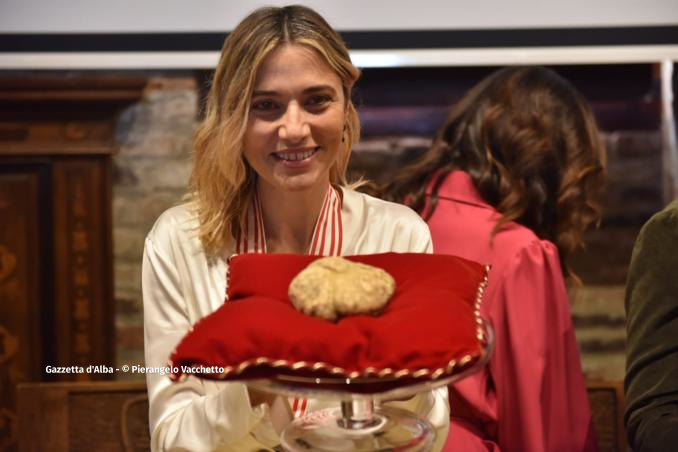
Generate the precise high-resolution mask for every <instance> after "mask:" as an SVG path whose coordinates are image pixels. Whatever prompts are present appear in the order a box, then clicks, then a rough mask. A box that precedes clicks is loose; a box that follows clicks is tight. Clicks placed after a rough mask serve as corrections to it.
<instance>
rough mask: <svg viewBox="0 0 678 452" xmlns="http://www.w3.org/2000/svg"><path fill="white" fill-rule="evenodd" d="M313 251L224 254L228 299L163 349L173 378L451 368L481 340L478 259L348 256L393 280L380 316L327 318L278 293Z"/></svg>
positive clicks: (410, 373) (403, 375)
mask: <svg viewBox="0 0 678 452" xmlns="http://www.w3.org/2000/svg"><path fill="white" fill-rule="evenodd" d="M315 259H318V257H317V256H300V255H290V254H243V255H238V256H235V257H233V258H232V259H231V260H230V262H229V276H228V279H229V289H228V301H227V302H226V303H224V305H223V306H222V307H220V308H219V309H217V310H216V311H215V312H213V313H212V314H210V315H208V316H206V317H205V318H203V319H202V320H200V321H199V322H198V323H197V324H196V325H195V326H194V328H193V330H192V331H191V332H189V333H188V334H187V335H186V336H185V337H184V339H183V340H182V341H181V343H180V344H179V346H178V347H177V349H176V351H175V353H174V354H173V355H172V357H171V362H170V364H171V366H172V367H173V373H172V377H173V378H179V377H180V376H182V374H185V373H188V372H185V368H183V367H182V366H194V367H199V366H203V367H205V368H206V367H212V366H214V367H223V368H224V369H223V372H216V373H202V374H200V376H201V377H204V378H212V379H225V380H237V379H247V378H260V377H272V376H275V375H283V374H287V375H301V376H316V377H326V376H332V375H335V376H337V375H338V376H345V377H351V378H357V377H369V376H376V377H379V378H385V379H388V378H391V379H393V378H394V377H397V379H398V380H399V381H400V380H402V381H406V380H407V381H409V380H412V379H415V380H418V379H431V378H440V377H445V376H448V375H451V374H453V373H455V372H458V371H460V370H463V369H464V368H466V367H467V366H468V365H470V364H472V363H473V362H475V361H476V360H477V359H478V358H479V357H480V356H481V355H482V353H483V347H484V346H485V344H484V339H483V337H482V333H481V330H480V319H479V318H478V317H477V316H476V315H475V311H476V306H475V305H476V302H477V300H479V296H480V295H481V294H482V287H484V284H485V278H486V271H485V268H484V267H483V266H481V265H479V264H477V263H475V262H471V261H468V260H465V259H462V258H459V257H454V256H443V255H431V254H414V253H404V254H397V253H385V254H374V255H363V256H351V257H347V259H350V260H352V261H356V262H362V263H365V264H369V265H373V266H376V267H381V268H383V269H384V270H386V271H387V272H388V273H390V274H391V275H392V276H393V277H394V279H395V281H396V292H395V294H394V295H393V297H392V298H391V300H390V301H389V303H388V305H387V307H386V309H385V310H384V312H383V313H382V314H381V315H379V316H370V315H355V316H347V317H344V318H342V319H341V320H339V321H338V322H336V323H333V322H328V321H326V320H322V319H319V318H315V317H311V316H308V315H305V314H302V313H300V312H298V311H297V310H296V309H295V308H294V307H293V306H292V304H291V303H290V301H289V299H288V297H287V289H288V286H289V284H290V282H291V280H292V279H293V278H294V276H296V275H297V273H299V272H300V271H301V270H303V269H304V268H305V267H306V266H307V265H308V264H309V263H310V262H312V261H313V260H315ZM197 370H200V369H197ZM211 370H216V369H211ZM192 373H196V372H192Z"/></svg>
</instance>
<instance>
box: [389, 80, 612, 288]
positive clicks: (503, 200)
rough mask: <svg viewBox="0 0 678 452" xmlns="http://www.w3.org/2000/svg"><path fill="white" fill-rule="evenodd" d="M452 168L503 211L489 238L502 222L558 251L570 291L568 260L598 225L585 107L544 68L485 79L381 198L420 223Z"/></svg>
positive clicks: (600, 170) (598, 156)
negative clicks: (428, 192) (414, 215)
mask: <svg viewBox="0 0 678 452" xmlns="http://www.w3.org/2000/svg"><path fill="white" fill-rule="evenodd" d="M455 169H458V170H463V171H466V172H467V173H469V174H470V176H471V178H472V180H473V183H474V185H475V187H476V188H477V189H478V191H479V193H480V195H481V196H482V197H483V199H485V201H486V202H488V203H489V204H491V205H492V206H494V207H495V208H496V209H497V210H498V211H499V212H500V213H501V217H500V219H499V220H498V222H497V224H496V225H495V227H494V229H493V232H492V236H494V235H495V234H496V233H497V231H499V230H500V229H501V228H502V226H503V225H505V224H506V223H507V222H509V221H515V222H517V223H519V224H522V225H523V226H526V227H528V228H530V229H531V230H532V231H534V233H535V234H536V235H537V236H538V237H540V238H542V239H546V240H549V241H551V242H553V243H554V244H555V245H556V247H557V248H558V251H559V254H560V262H561V268H562V270H563V273H564V274H565V276H566V277H568V278H569V279H570V280H572V281H574V282H575V284H577V283H578V279H577V277H576V275H574V273H573V272H572V271H571V269H570V268H569V267H568V266H567V264H566V261H567V258H568V257H569V256H570V254H571V253H572V252H573V251H574V250H575V249H577V248H579V247H581V246H582V245H583V242H582V233H583V232H584V230H585V229H586V228H587V227H588V226H589V225H591V224H592V223H597V222H598V221H599V219H600V209H599V206H598V204H597V202H596V198H597V196H598V195H599V193H600V191H601V189H602V186H603V183H604V174H605V150H604V147H603V144H602V141H601V139H600V136H599V133H598V130H597V127H596V123H595V120H594V118H593V115H592V113H591V110H590V108H589V106H588V104H587V103H586V101H585V100H584V98H583V97H582V96H581V94H579V93H578V92H577V91H576V90H575V88H574V87H573V86H572V85H571V84H570V83H569V82H568V81H566V80H565V79H563V78H562V77H560V76H559V75H558V74H556V73H555V72H553V71H551V70H549V69H545V68H542V67H509V68H505V69H501V70H499V71H497V72H494V73H492V74H491V75H489V76H488V77H486V78H485V79H483V80H482V81H481V82H480V83H478V84H477V85H476V86H474V87H473V88H472V89H471V90H470V91H469V92H468V93H467V94H466V96H464V97H463V98H462V99H461V101H459V102H458V103H457V104H456V105H454V107H453V108H452V110H451V111H450V113H449V115H448V118H447V120H446V122H445V124H444V125H443V127H442V128H441V129H440V130H439V132H438V134H437V135H436V137H435V139H434V142H433V144H432V147H431V149H430V150H429V151H427V152H426V153H424V155H423V156H422V157H420V158H419V159H418V160H417V161H415V162H413V163H412V164H410V165H408V166H407V167H405V168H403V170H402V171H401V172H399V173H398V175H397V176H396V177H395V178H394V179H393V181H392V182H390V183H389V184H387V185H386V186H385V187H383V189H382V190H381V194H382V196H383V197H384V198H387V199H390V200H393V201H400V202H402V201H403V200H406V202H407V204H408V205H410V206H411V207H412V208H414V209H415V210H416V211H417V212H419V213H420V214H421V215H422V216H423V217H424V218H425V219H428V218H430V216H431V214H432V213H433V211H434V210H435V208H436V205H437V201H438V190H439V188H440V185H441V184H442V182H443V181H444V179H445V176H446V175H447V174H449V173H450V172H452V171H453V170H455ZM431 182H432V194H431V197H430V198H429V199H427V196H426V189H427V187H428V186H429V185H431Z"/></svg>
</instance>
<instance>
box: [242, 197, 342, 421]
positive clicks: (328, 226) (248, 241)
mask: <svg viewBox="0 0 678 452" xmlns="http://www.w3.org/2000/svg"><path fill="white" fill-rule="evenodd" d="M244 232H245V233H243V234H240V233H238V234H236V248H235V252H236V254H243V253H266V252H267V248H266V228H265V227H264V217H263V214H262V212H261V202H260V200H259V195H258V193H257V192H255V195H254V199H253V202H252V204H251V207H250V209H248V213H247V217H246V219H245V231H244ZM342 245H343V226H342V221H341V198H340V196H339V193H337V190H336V189H335V188H334V187H332V186H330V187H329V188H328V190H327V194H326V195H325V199H324V201H323V205H322V207H321V208H320V214H319V215H318V219H317V220H316V223H315V227H314V229H313V236H312V238H311V245H310V247H309V250H308V254H309V255H314V256H340V255H341V247H342ZM289 402H290V406H291V407H292V414H293V415H294V417H295V418H297V417H301V416H303V415H304V414H306V408H307V406H308V400H307V399H299V398H290V399H289Z"/></svg>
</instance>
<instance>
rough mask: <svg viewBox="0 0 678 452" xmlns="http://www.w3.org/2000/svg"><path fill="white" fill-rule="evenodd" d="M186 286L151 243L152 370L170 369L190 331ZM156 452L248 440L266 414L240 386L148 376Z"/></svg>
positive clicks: (147, 285)
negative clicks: (172, 355)
mask: <svg viewBox="0 0 678 452" xmlns="http://www.w3.org/2000/svg"><path fill="white" fill-rule="evenodd" d="M181 283H182V281H181V279H180V277H179V274H178V272H177V269H176V266H175V265H174V262H173V260H172V259H170V258H169V257H168V256H165V255H163V254H162V253H161V252H159V250H157V249H156V247H155V246H154V243H153V242H152V241H151V240H150V239H147V240H146V246H145V250H144V259H143V267H142V285H143V299H144V341H145V356H146V367H147V368H164V367H166V366H167V365H168V359H169V356H170V354H171V352H172V351H173V350H174V348H175V347H176V345H177V344H178V342H179V341H180V340H181V338H182V337H183V336H184V335H185V334H186V332H187V331H188V330H189V328H190V326H191V325H190V322H189V319H188V316H187V313H186V309H185V300H184V297H183V294H182V285H181ZM146 382H147V386H148V398H149V405H150V419H149V421H150V431H151V448H152V450H154V451H155V450H205V451H207V450H214V449H217V448H220V447H223V446H226V445H229V444H234V443H239V442H242V441H244V440H247V438H246V437H248V436H249V433H250V432H251V431H252V430H253V428H254V427H255V426H256V424H257V423H259V421H260V420H261V419H262V418H263V417H264V415H265V414H266V411H267V409H266V407H265V406H264V405H260V406H259V407H257V408H256V409H252V408H251V406H250V401H249V397H248V394H247V389H246V387H245V386H244V385H243V384H239V383H221V382H219V383H217V382H211V381H206V380H200V379H197V378H193V377H189V378H188V379H186V380H185V381H184V382H181V383H173V382H171V381H170V379H169V378H168V376H167V375H161V374H160V373H149V372H147V373H146Z"/></svg>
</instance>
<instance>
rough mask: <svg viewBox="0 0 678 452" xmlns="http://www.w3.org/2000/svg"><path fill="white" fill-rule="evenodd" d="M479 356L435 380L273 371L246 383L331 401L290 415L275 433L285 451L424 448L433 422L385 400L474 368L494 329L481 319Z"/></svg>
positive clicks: (426, 388)
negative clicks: (405, 381) (272, 375)
mask: <svg viewBox="0 0 678 452" xmlns="http://www.w3.org/2000/svg"><path fill="white" fill-rule="evenodd" d="M484 329H485V335H484V338H485V340H486V346H485V349H484V350H483V353H482V355H481V357H480V358H479V359H478V360H477V361H476V362H475V363H474V364H473V365H471V366H469V367H467V368H466V369H465V370H464V371H462V372H460V373H457V374H454V375H450V376H447V377H444V378H439V379H437V380H430V381H424V382H415V383H411V384H404V385H401V384H400V383H399V381H398V380H397V379H395V378H393V379H387V378H376V377H375V378H356V379H350V378H338V377H337V378H312V377H297V376H289V375H278V376H277V377H275V378H270V379H265V380H251V381H249V382H248V383H247V384H248V385H249V386H251V387H253V388H254V389H257V390H260V391H267V392H272V393H275V394H278V395H284V396H288V397H298V398H306V399H320V400H323V399H324V400H325V401H331V402H334V403H335V404H336V406H334V407H331V408H326V409H321V410H318V411H313V412H310V413H308V414H306V415H305V416H302V417H300V418H297V419H295V420H294V421H292V422H291V423H290V424H289V425H288V426H287V427H285V429H284V430H283V432H282V434H281V445H282V447H284V448H285V450H287V451H290V452H307V451H318V452H330V451H331V452H349V451H357V452H363V451H365V452H367V451H371V452H372V451H398V452H405V451H412V452H414V451H417V452H418V451H429V450H431V447H432V446H433V444H434V443H435V440H436V432H435V430H434V428H433V426H432V425H431V424H430V423H429V422H428V421H427V420H426V419H422V418H420V417H419V416H418V415H417V414H415V413H413V412H410V411H407V410H404V409H401V408H396V407H393V406H388V405H386V404H385V403H387V402H389V401H396V400H397V401H403V400H407V399H410V398H411V397H413V396H415V395H417V394H419V393H423V392H428V391H431V390H433V389H436V388H439V387H442V386H447V385H449V384H451V383H454V382H455V381H458V380H460V379H462V378H464V377H466V376H468V375H470V374H472V373H474V372H477V371H478V370H480V369H481V368H482V367H483V366H485V364H486V363H487V361H489V357H490V355H491V353H492V348H493V346H494V334H493V331H492V329H491V328H489V326H487V325H485V328H484Z"/></svg>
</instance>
